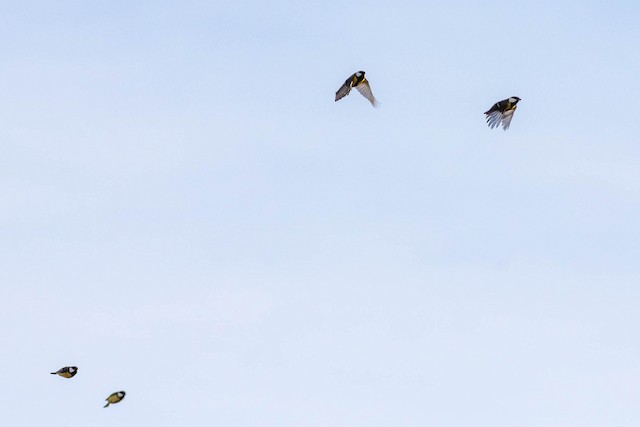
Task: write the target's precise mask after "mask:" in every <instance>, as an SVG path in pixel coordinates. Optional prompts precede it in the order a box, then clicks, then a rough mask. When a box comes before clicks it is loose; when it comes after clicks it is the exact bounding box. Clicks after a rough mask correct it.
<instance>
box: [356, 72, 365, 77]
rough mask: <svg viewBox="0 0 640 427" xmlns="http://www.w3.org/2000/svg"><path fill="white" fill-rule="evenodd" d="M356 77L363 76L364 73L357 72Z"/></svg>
mask: <svg viewBox="0 0 640 427" xmlns="http://www.w3.org/2000/svg"><path fill="white" fill-rule="evenodd" d="M356 76H358V77H360V76H364V71H358V72H357V73H356Z"/></svg>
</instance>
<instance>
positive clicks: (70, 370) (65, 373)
mask: <svg viewBox="0 0 640 427" xmlns="http://www.w3.org/2000/svg"><path fill="white" fill-rule="evenodd" d="M77 373H78V368H77V367H76V366H65V367H64V368H60V369H58V370H57V371H56V372H51V375H56V374H57V375H60V376H61V377H64V378H71V377H73V376H74V375H75V374H77Z"/></svg>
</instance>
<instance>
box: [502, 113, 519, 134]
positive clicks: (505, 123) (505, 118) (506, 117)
mask: <svg viewBox="0 0 640 427" xmlns="http://www.w3.org/2000/svg"><path fill="white" fill-rule="evenodd" d="M515 112H516V109H515V108H514V109H513V110H509V111H505V112H504V113H502V129H504V130H507V129H509V125H510V124H511V119H513V113H515Z"/></svg>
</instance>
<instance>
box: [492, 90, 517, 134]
mask: <svg viewBox="0 0 640 427" xmlns="http://www.w3.org/2000/svg"><path fill="white" fill-rule="evenodd" d="M518 102H520V98H518V97H517V96H512V97H511V98H507V99H503V100H502V101H499V102H496V103H495V104H493V106H492V107H491V108H489V110H487V111H485V113H484V114H486V115H487V124H488V125H489V127H490V128H491V129H493V128H494V127H500V122H502V128H503V129H504V130H507V129H509V125H510V124H511V119H512V118H513V113H515V112H516V108H517V104H518Z"/></svg>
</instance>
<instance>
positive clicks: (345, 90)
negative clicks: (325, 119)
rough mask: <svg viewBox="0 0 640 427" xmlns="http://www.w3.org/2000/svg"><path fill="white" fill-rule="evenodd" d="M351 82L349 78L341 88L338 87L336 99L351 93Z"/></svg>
mask: <svg viewBox="0 0 640 427" xmlns="http://www.w3.org/2000/svg"><path fill="white" fill-rule="evenodd" d="M349 83H350V82H349V80H347V81H346V82H345V83H344V84H343V85H342V86H341V87H340V89H338V91H337V92H336V101H337V100H339V99H342V98H344V97H345V96H347V95H349V92H351V85H350V84H349Z"/></svg>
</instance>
